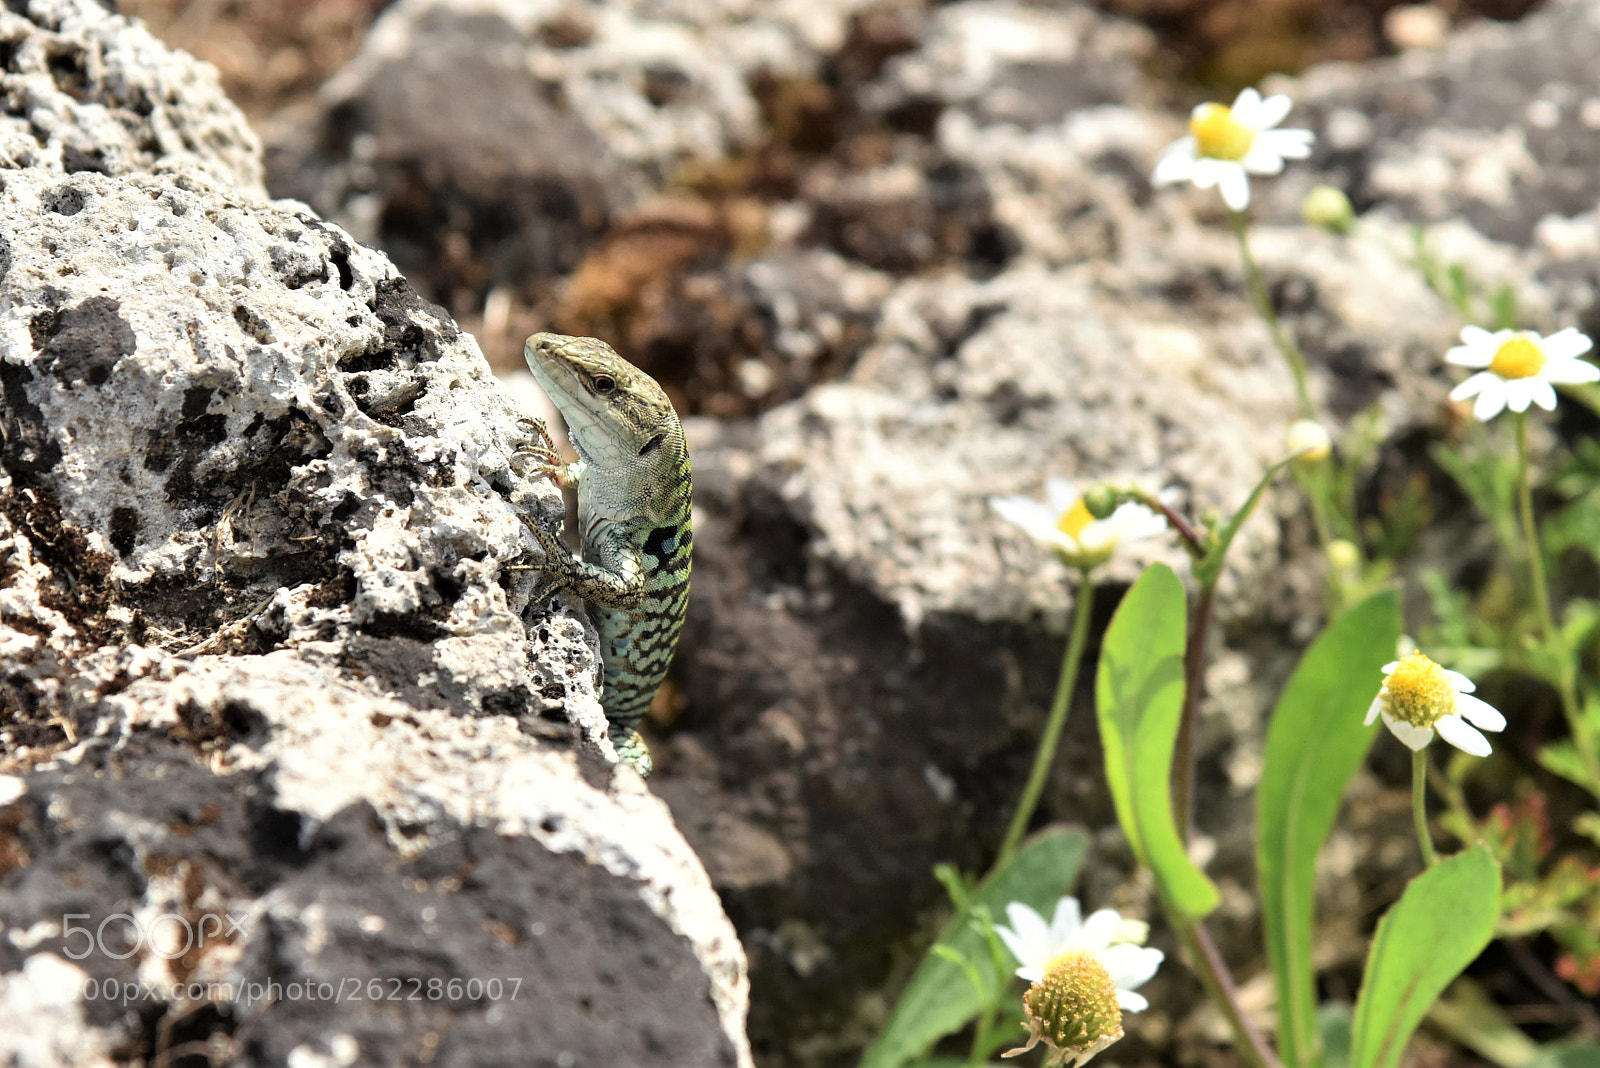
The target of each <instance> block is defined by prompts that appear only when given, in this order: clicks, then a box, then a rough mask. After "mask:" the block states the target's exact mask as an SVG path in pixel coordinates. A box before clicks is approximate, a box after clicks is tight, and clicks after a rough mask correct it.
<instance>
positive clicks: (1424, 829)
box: [1411, 749, 1439, 868]
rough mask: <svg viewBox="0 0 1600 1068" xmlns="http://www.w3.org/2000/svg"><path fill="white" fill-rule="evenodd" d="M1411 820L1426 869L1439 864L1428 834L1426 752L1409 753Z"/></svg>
mask: <svg viewBox="0 0 1600 1068" xmlns="http://www.w3.org/2000/svg"><path fill="white" fill-rule="evenodd" d="M1411 818H1412V819H1413V820H1415V821H1416V824H1417V844H1418V845H1420V846H1422V859H1423V862H1424V863H1426V864H1427V866H1428V867H1430V868H1431V867H1433V866H1434V865H1435V864H1437V863H1439V854H1438V853H1436V852H1434V850H1433V835H1431V834H1429V833H1428V751H1427V750H1426V749H1413V750H1412V751H1411Z"/></svg>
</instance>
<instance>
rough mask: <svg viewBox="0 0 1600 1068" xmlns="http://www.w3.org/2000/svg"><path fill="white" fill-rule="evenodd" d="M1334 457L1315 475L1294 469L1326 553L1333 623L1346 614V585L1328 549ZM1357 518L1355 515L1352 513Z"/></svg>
mask: <svg viewBox="0 0 1600 1068" xmlns="http://www.w3.org/2000/svg"><path fill="white" fill-rule="evenodd" d="M1332 459H1333V458H1332V457H1329V458H1328V459H1327V460H1324V461H1322V469H1320V470H1316V471H1311V470H1307V469H1306V468H1304V467H1292V468H1291V469H1292V470H1293V471H1294V476H1295V482H1297V483H1299V485H1300V492H1302V493H1304V494H1305V496H1306V501H1307V503H1309V504H1310V505H1311V526H1312V528H1313V529H1314V530H1315V531H1316V532H1317V543H1318V545H1319V547H1320V548H1321V549H1322V557H1323V564H1324V571H1325V574H1326V581H1325V585H1326V586H1327V588H1328V618H1329V619H1333V618H1335V617H1337V616H1338V615H1339V613H1340V612H1341V611H1343V610H1344V582H1343V580H1342V578H1341V576H1340V574H1339V569H1338V568H1337V567H1335V566H1334V563H1333V561H1332V560H1329V559H1328V546H1330V545H1332V544H1333V541H1334V537H1333V524H1332V523H1330V522H1329V521H1328V500H1327V497H1328V489H1327V487H1328V473H1327V470H1326V465H1327V464H1329V463H1331V462H1332ZM1351 514H1352V515H1353V514H1354V513H1353V512H1352V513H1351Z"/></svg>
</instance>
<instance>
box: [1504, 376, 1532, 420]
mask: <svg viewBox="0 0 1600 1068" xmlns="http://www.w3.org/2000/svg"><path fill="white" fill-rule="evenodd" d="M1537 381H1539V380H1538V379H1537V378H1513V379H1511V380H1510V381H1508V382H1507V383H1506V407H1507V408H1510V409H1511V410H1512V411H1514V412H1525V411H1527V410H1528V405H1529V404H1531V403H1533V392H1534V390H1533V384H1534V383H1535V382H1537Z"/></svg>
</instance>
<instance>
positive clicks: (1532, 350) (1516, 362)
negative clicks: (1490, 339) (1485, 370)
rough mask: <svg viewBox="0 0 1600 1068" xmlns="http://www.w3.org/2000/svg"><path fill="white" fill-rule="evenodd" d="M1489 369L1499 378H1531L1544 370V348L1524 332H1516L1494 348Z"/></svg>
mask: <svg viewBox="0 0 1600 1068" xmlns="http://www.w3.org/2000/svg"><path fill="white" fill-rule="evenodd" d="M1489 370H1491V371H1493V372H1494V373H1495V374H1497V375H1499V376H1500V377H1501V378H1532V377H1533V376H1534V375H1536V374H1538V373H1539V372H1540V371H1542V370H1544V350H1543V349H1541V348H1540V347H1539V345H1538V343H1537V342H1535V341H1533V340H1532V339H1531V338H1529V337H1528V336H1527V335H1526V334H1518V335H1517V336H1516V337H1514V338H1512V339H1511V340H1510V341H1507V342H1506V343H1505V344H1503V345H1501V346H1500V347H1499V348H1498V349H1496V350H1495V354H1494V359H1493V360H1490V361H1489Z"/></svg>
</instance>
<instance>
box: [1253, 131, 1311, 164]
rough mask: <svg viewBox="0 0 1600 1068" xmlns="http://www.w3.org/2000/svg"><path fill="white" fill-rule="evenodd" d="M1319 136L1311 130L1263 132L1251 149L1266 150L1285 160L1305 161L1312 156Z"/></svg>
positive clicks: (1259, 134) (1257, 136) (1257, 135)
mask: <svg viewBox="0 0 1600 1068" xmlns="http://www.w3.org/2000/svg"><path fill="white" fill-rule="evenodd" d="M1316 139H1317V135H1316V134H1314V133H1312V132H1311V131H1310V130H1262V131H1261V132H1260V133H1258V134H1256V139H1255V140H1254V141H1253V142H1251V145H1250V147H1251V148H1252V149H1255V148H1258V147H1259V148H1264V149H1266V150H1267V151H1269V152H1273V153H1276V154H1277V155H1279V156H1282V157H1283V158H1284V159H1305V158H1306V157H1307V156H1309V155H1311V145H1312V143H1313V142H1314V141H1316Z"/></svg>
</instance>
